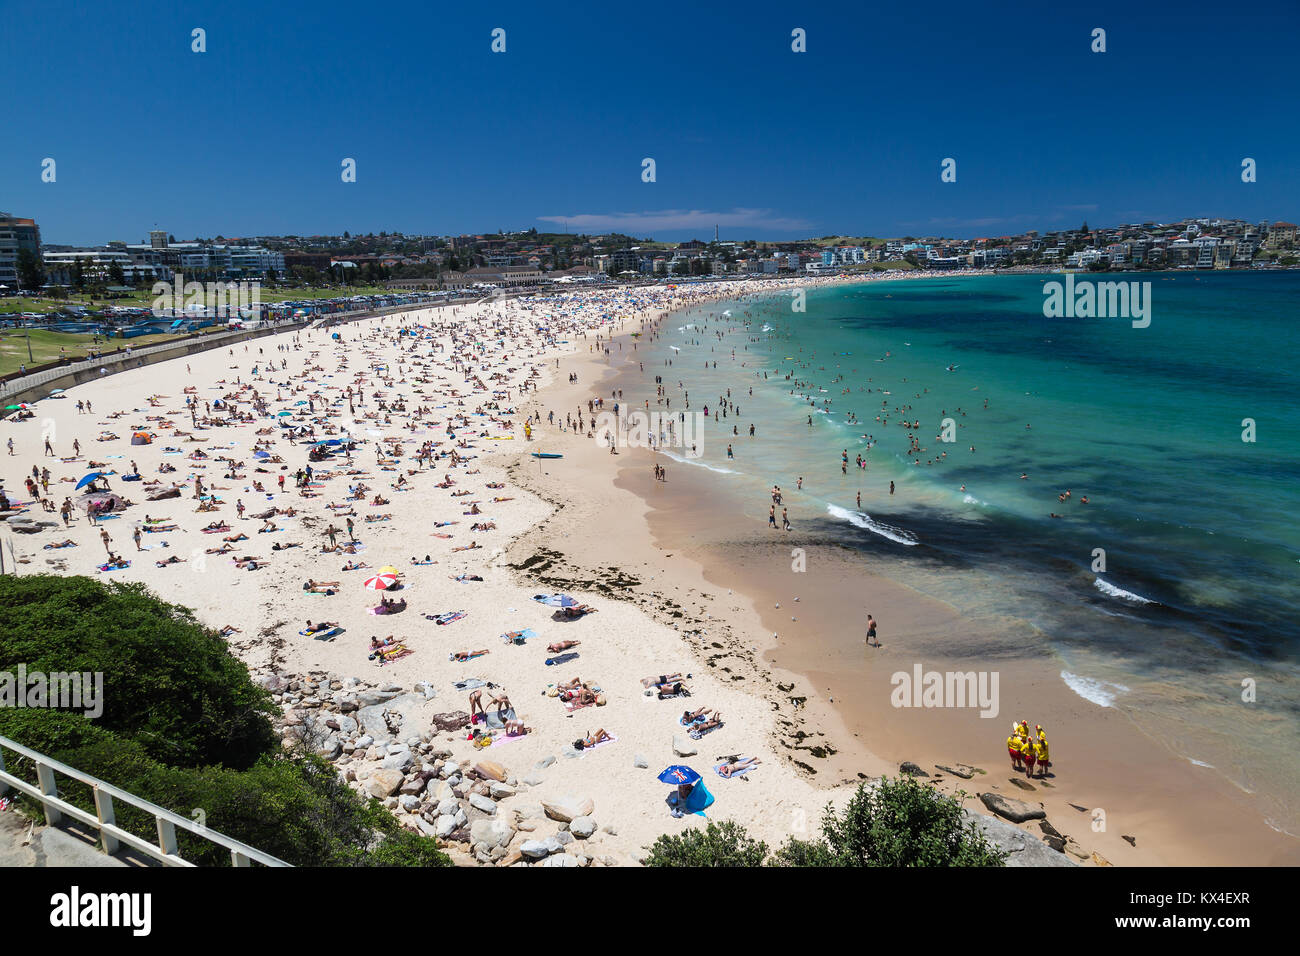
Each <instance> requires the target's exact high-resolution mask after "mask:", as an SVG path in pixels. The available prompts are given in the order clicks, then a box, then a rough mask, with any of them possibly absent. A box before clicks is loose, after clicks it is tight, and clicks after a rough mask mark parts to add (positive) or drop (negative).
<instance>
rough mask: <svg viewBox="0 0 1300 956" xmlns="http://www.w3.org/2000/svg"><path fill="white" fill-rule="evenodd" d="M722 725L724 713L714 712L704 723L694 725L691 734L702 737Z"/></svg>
mask: <svg viewBox="0 0 1300 956" xmlns="http://www.w3.org/2000/svg"><path fill="white" fill-rule="evenodd" d="M721 726H722V714H721V713H714V715H713V716H712V717H710V718H709V719H708V720H706V721H704V722H703V723H698V724H696V725H695V726H694V727H692V728H691V736H692V737H695V738H697V739H698V738H699V737H702V736H703V735H704V734H706V733H708V732H709V731H710V730H713V729H714V728H715V727H721Z"/></svg>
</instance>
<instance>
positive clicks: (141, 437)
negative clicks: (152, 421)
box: [131, 432, 153, 445]
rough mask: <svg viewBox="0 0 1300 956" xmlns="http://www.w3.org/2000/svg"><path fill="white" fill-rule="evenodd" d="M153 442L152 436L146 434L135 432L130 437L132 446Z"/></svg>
mask: <svg viewBox="0 0 1300 956" xmlns="http://www.w3.org/2000/svg"><path fill="white" fill-rule="evenodd" d="M152 441H153V436H152V435H150V434H149V433H148V432H136V433H135V434H134V435H132V436H131V444H132V445H148V444H149V443H150V442H152Z"/></svg>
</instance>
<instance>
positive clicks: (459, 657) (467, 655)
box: [447, 648, 487, 664]
mask: <svg viewBox="0 0 1300 956" xmlns="http://www.w3.org/2000/svg"><path fill="white" fill-rule="evenodd" d="M486 653H487V648H484V649H483V650H481V651H454V652H453V653H451V654H448V655H447V660H449V661H459V662H460V663H462V664H463V663H464V662H465V661H468V660H471V659H473V658H475V657H482V656H483V655H484V654H486Z"/></svg>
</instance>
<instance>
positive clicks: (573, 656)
mask: <svg viewBox="0 0 1300 956" xmlns="http://www.w3.org/2000/svg"><path fill="white" fill-rule="evenodd" d="M577 657H578V652H577V651H569V652H568V653H567V654H561V655H560V656H559V657H548V658H547V659H546V666H547V667H550V666H551V665H552V664H567V663H568V662H569V661H572V660H577Z"/></svg>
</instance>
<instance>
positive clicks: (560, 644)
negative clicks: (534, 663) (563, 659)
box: [546, 641, 582, 654]
mask: <svg viewBox="0 0 1300 956" xmlns="http://www.w3.org/2000/svg"><path fill="white" fill-rule="evenodd" d="M581 643H582V641H556V642H555V643H554V644H547V645H546V649H547V650H548V651H550V652H551V653H552V654H558V653H560V651H567V650H568V649H569V648H571V647H577V646H578V645H579V644H581Z"/></svg>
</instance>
